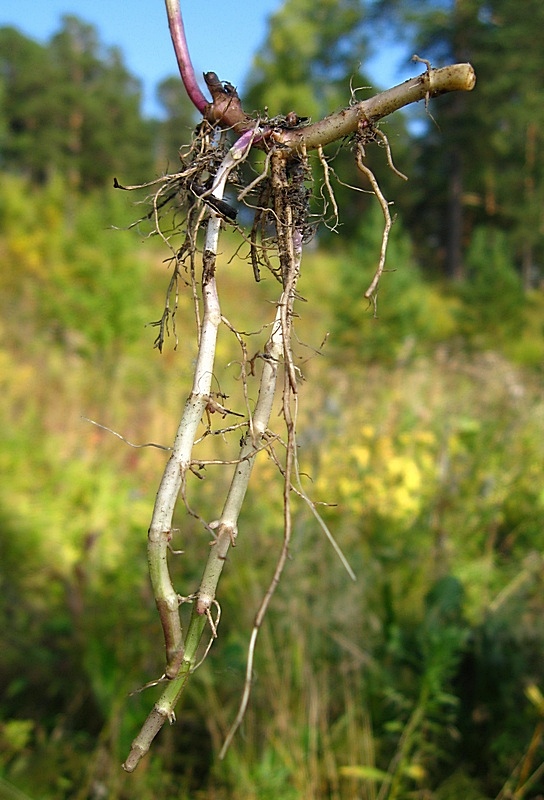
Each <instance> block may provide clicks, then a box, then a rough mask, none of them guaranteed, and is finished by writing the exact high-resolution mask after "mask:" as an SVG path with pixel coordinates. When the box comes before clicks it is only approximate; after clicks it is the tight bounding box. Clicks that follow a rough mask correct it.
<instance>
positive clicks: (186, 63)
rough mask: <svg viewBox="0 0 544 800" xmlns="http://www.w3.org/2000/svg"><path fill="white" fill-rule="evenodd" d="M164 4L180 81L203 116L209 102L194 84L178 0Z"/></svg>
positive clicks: (168, 0) (171, 0) (167, 0)
mask: <svg viewBox="0 0 544 800" xmlns="http://www.w3.org/2000/svg"><path fill="white" fill-rule="evenodd" d="M165 2H166V13H167V15H168V27H169V28H170V36H171V37H172V44H173V45H174V51H175V53H176V59H177V62H178V67H179V71H180V74H181V80H182V81H183V85H184V86H185V90H186V92H187V94H188V96H189V99H190V100H191V101H192V103H193V105H195V106H196V107H197V109H198V110H199V111H200V113H201V114H204V112H205V110H206V106H207V105H208V104H209V101H208V100H206V98H205V97H204V95H203V94H202V92H201V91H200V87H199V85H198V83H197V82H196V78H195V71H194V69H193V65H192V63H191V57H190V55H189V49H188V47H187V39H186V38H185V28H184V26H183V18H182V16H181V9H180V5H179V0H165Z"/></svg>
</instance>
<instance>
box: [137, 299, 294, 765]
mask: <svg viewBox="0 0 544 800" xmlns="http://www.w3.org/2000/svg"><path fill="white" fill-rule="evenodd" d="M284 302H285V295H282V297H281V299H280V302H279V304H278V308H277V311H276V318H275V320H274V324H273V328H272V333H271V335H270V338H269V340H268V342H267V344H266V346H265V349H264V353H263V370H262V373H261V382H260V387H259V396H258V399H257V404H256V406H255V411H254V414H253V419H252V429H253V438H251V437H250V436H249V435H248V441H246V442H245V443H244V444H243V445H242V447H241V449H240V456H239V463H238V464H237V465H236V467H235V470H234V474H233V477H232V481H231V485H230V489H229V493H228V495H227V499H226V501H225V504H224V507H223V513H222V514H221V518H220V520H219V523H218V526H217V529H216V532H217V539H216V540H215V542H214V544H213V546H212V547H211V549H210V555H209V557H208V562H207V564H206V567H205V570H204V575H203V577H202V582H201V586H200V590H199V592H198V598H197V601H196V603H195V605H194V606H193V612H192V615H191V620H190V622H189V627H188V630H187V636H186V641H185V652H184V655H183V658H182V661H181V664H180V666H179V670H178V673H177V675H176V677H175V678H173V679H172V680H171V681H169V683H168V685H167V687H166V689H165V690H164V692H163V693H162V695H161V696H160V698H159V700H158V701H157V702H156V703H155V705H154V706H153V709H152V710H151V712H150V713H149V716H148V717H147V719H146V721H145V723H144V724H143V726H142V729H141V730H140V733H139V734H138V736H137V737H136V738H135V739H134V741H133V743H132V747H131V750H130V753H129V755H128V758H127V760H126V761H125V763H124V764H123V768H124V769H125V770H126V771H127V772H132V771H133V770H134V769H135V768H136V766H137V765H138V762H139V761H140V759H141V758H142V757H143V756H144V755H145V754H146V753H147V752H148V750H149V748H150V746H151V743H152V741H153V739H154V738H155V736H156V735H157V733H158V732H159V731H160V729H161V728H162V726H163V725H164V723H165V722H166V720H169V721H170V722H173V721H174V719H175V715H174V708H175V706H176V703H177V702H178V700H179V698H180V696H181V694H182V692H183V689H184V688H185V685H186V683H187V679H188V677H189V675H190V674H191V672H192V671H193V669H194V666H195V663H196V655H197V649H198V646H199V644H200V640H201V638H202V634H203V632H204V628H205V626H206V622H207V612H208V611H209V609H210V607H211V605H212V603H213V601H214V598H215V593H216V590H217V584H218V582H219V578H220V576H221V572H222V570H223V567H224V565H225V559H226V556H227V552H228V549H229V547H230V544H231V543H232V540H233V537H234V536H235V533H236V527H237V522H238V516H239V513H240V509H241V507H242V503H243V500H244V496H245V493H246V490H247V486H248V482H249V478H250V475H251V470H252V468H253V463H254V461H255V454H256V445H257V444H258V440H259V439H260V438H261V437H262V436H263V435H264V433H265V432H266V430H267V428H268V423H269V420H270V415H271V413H272V407H273V403H274V396H275V392H276V379H277V373H278V364H279V363H280V361H281V359H282V355H283V331H282V326H281V313H282V311H281V308H282V303H284Z"/></svg>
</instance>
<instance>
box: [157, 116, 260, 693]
mask: <svg viewBox="0 0 544 800" xmlns="http://www.w3.org/2000/svg"><path fill="white" fill-rule="evenodd" d="M252 136H253V132H250V131H248V132H247V133H246V134H244V136H242V137H240V139H239V140H238V141H237V142H236V144H235V145H234V146H233V147H232V148H231V149H230V151H229V152H228V153H227V156H226V157H225V159H224V160H223V162H222V164H221V166H220V167H219V169H218V171H217V175H216V178H215V181H214V184H213V193H214V195H215V197H217V198H218V199H220V198H221V197H222V196H223V193H224V189H225V183H226V180H227V177H228V174H229V172H230V170H231V169H232V168H233V167H234V166H235V165H236V164H237V163H238V162H239V161H240V159H241V158H243V156H244V155H245V154H246V153H247V149H248V146H250V144H251V139H252ZM220 227H221V219H220V218H219V217H217V216H216V215H212V217H211V218H210V220H209V222H208V228H207V231H206V240H205V245H204V254H203V267H202V300H203V307H204V313H203V320H202V328H201V332H200V342H199V348H198V355H197V361H196V366H195V372H194V379H193V387H192V391H191V394H190V395H189V397H188V399H187V402H186V403H185V408H184V410H183V414H182V417H181V421H180V424H179V427H178V431H177V434H176V438H175V441H174V446H173V448H172V455H171V456H170V459H169V461H168V463H167V465H166V467H165V470H164V474H163V477H162V480H161V483H160V486H159V490H158V492H157V497H156V500H155V506H154V509H153V515H152V519H151V525H150V527H149V533H148V551H147V552H148V562H149V574H150V578H151V584H152V587H153V594H154V597H155V602H156V604H157V609H158V612H159V616H160V619H161V623H162V626H163V632H164V639H165V646H166V669H165V675H166V677H168V678H172V677H174V676H175V675H176V674H177V673H178V670H179V667H180V664H181V660H182V658H183V635H182V629H181V620H180V615H179V597H178V594H177V593H176V591H175V589H174V587H173V585H172V581H171V579H170V573H169V570H168V544H169V542H170V539H171V538H172V518H173V515H174V508H175V505H176V501H177V498H178V495H179V492H180V489H181V486H182V482H183V480H184V476H185V473H186V471H187V470H188V469H189V467H190V464H191V454H192V449H193V443H194V440H195V435H196V431H197V428H198V425H199V424H200V420H201V419H202V415H203V413H204V409H205V407H206V405H207V403H208V402H209V398H210V390H211V382H212V377H213V366H214V359H215V346H216V341H217V330H218V327H219V323H220V322H221V309H220V305H219V297H218V294H217V285H216V281H215V258H216V253H217V246H218V239H219V231H220Z"/></svg>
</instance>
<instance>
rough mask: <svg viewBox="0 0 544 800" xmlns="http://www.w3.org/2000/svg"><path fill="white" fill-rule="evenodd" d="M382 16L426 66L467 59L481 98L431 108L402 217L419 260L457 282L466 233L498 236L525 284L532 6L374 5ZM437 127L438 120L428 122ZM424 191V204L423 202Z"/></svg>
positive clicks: (538, 107)
mask: <svg viewBox="0 0 544 800" xmlns="http://www.w3.org/2000/svg"><path fill="white" fill-rule="evenodd" d="M378 6H379V9H380V10H381V13H382V14H383V15H384V16H385V18H386V19H388V20H389V21H390V22H392V23H394V24H396V25H397V28H398V33H399V35H403V36H404V37H405V38H407V39H408V40H409V41H410V42H411V43H412V45H413V47H414V49H415V50H416V51H417V52H418V53H420V55H422V56H424V57H425V58H428V59H430V60H431V61H432V62H433V65H434V66H441V65H443V64H445V63H449V62H451V61H470V62H471V63H472V64H473V65H474V67H475V70H476V74H477V75H478V86H477V92H478V99H479V102H478V103H477V104H476V105H474V104H472V106H471V107H470V109H469V108H468V106H467V105H466V103H465V97H464V95H463V94H462V93H458V94H456V95H455V96H454V95H451V96H450V97H447V98H444V102H441V103H439V104H436V105H433V108H432V109H431V112H432V115H433V118H434V122H433V120H431V119H430V118H429V124H428V126H427V128H428V129H427V130H426V131H425V138H424V139H422V140H421V144H420V157H419V182H420V189H419V192H417V193H416V195H417V194H419V200H416V203H415V204H414V207H413V212H412V215H411V217H410V219H409V220H408V222H409V223H410V226H411V229H412V230H413V231H414V233H415V234H416V237H415V238H416V240H417V241H418V242H419V243H420V253H421V254H422V255H423V257H424V258H425V254H426V253H427V255H428V252H429V248H430V249H432V251H433V253H434V258H435V259H436V252H437V251H438V252H439V253H442V261H443V264H444V268H445V271H446V273H447V274H448V275H449V276H451V277H453V278H462V277H464V276H465V253H466V249H467V247H468V245H469V242H470V238H471V234H472V231H473V229H474V227H475V226H476V225H477V226H481V225H482V224H483V225H487V226H491V227H493V228H499V229H501V230H506V231H507V232H508V234H509V239H510V243H511V244H512V245H513V251H514V259H515V264H516V266H517V267H518V268H520V269H521V270H522V273H523V280H524V284H525V286H526V287H527V286H528V285H529V284H530V282H531V281H534V280H535V278H536V277H537V274H538V269H539V267H538V265H539V264H541V263H542V258H543V256H544V252H543V245H544V242H543V240H542V211H541V209H542V200H543V199H544V196H543V195H544V181H543V171H544V150H543V147H542V130H543V129H544V124H543V123H544V120H543V119H542V116H543V115H544V112H543V110H542V103H541V102H539V101H538V95H539V92H540V87H541V86H542V82H543V80H544V56H543V54H542V48H541V47H540V42H539V41H538V37H535V30H539V29H540V27H541V26H542V25H544V7H543V6H542V4H541V3H540V2H538V0H528V2H527V3H525V4H524V5H523V6H521V5H520V4H519V3H516V2H514V0H447V1H446V2H444V1H443V0H423V2H421V0H418V2H411V1H410V0H408V2H406V0H403V2H400V0H381V2H380V3H379V4H378ZM435 123H436V124H435ZM430 194H432V196H433V203H432V207H431V205H430V204H429V202H428V196H429V195H430Z"/></svg>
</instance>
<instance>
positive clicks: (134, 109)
mask: <svg viewBox="0 0 544 800" xmlns="http://www.w3.org/2000/svg"><path fill="white" fill-rule="evenodd" d="M0 53H1V54H2V55H1V56H0V74H1V76H2V83H3V94H4V99H5V106H4V110H3V112H2V115H3V125H2V127H3V129H4V157H3V164H2V166H3V167H4V168H5V169H9V170H15V171H19V172H23V173H25V174H26V175H27V176H29V177H30V178H31V179H32V180H34V181H38V182H43V181H44V180H47V179H48V178H49V177H51V175H52V174H53V173H55V172H61V173H62V174H65V175H66V176H67V177H68V180H69V184H70V185H71V187H72V188H82V189H88V188H91V187H93V186H97V185H101V184H104V183H105V182H108V181H111V179H112V177H113V176H114V174H115V173H116V172H120V171H122V172H123V174H129V175H130V176H131V179H135V180H136V179H139V178H142V179H143V178H145V177H147V176H148V175H149V172H150V170H151V165H152V141H151V126H150V125H149V123H146V122H145V121H144V120H143V119H142V116H141V113H140V99H141V98H140V86H139V83H138V81H137V80H136V79H135V78H134V77H132V76H131V75H130V73H129V72H128V71H127V70H126V68H125V66H124V64H123V61H122V58H121V55H120V53H119V51H118V50H117V49H115V48H107V49H104V48H103V47H102V46H101V45H100V43H99V41H98V36H97V32H96V30H95V28H94V27H93V26H91V25H87V24H85V23H83V22H81V21H80V20H78V19H77V18H76V17H73V16H65V17H64V18H63V23H62V28H61V30H60V31H59V32H58V33H57V34H55V35H54V36H53V37H52V39H51V41H50V42H49V44H48V45H45V46H44V45H40V44H37V43H36V42H33V41H32V40H30V39H28V38H26V37H25V36H23V35H22V34H20V33H19V32H17V31H16V30H14V29H12V28H4V29H2V30H0Z"/></svg>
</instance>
